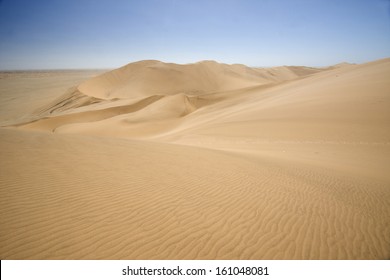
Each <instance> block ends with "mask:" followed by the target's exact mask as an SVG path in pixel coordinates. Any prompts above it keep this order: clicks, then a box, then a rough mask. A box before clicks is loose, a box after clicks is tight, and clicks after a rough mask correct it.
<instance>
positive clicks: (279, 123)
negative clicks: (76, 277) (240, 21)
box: [0, 59, 390, 259]
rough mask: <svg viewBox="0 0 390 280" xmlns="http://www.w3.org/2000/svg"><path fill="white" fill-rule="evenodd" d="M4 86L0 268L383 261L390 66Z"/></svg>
mask: <svg viewBox="0 0 390 280" xmlns="http://www.w3.org/2000/svg"><path fill="white" fill-rule="evenodd" d="M57 74H58V73H57ZM96 74H97V73H89V74H88V75H90V76H93V75H96ZM2 75H3V76H2V77H3V79H0V93H1V94H0V98H1V103H0V104H1V110H0V125H1V126H2V128H1V129H0V210H1V212H0V213H1V214H0V257H1V259H390V218H389V217H390V172H389V171H390V169H389V167H390V79H389V77H390V59H383V60H379V61H374V62H371V63H366V64H361V65H350V64H342V65H337V66H334V67H329V68H322V69H319V68H318V69H317V68H310V67H291V66H284V67H275V68H249V67H247V66H244V65H226V64H220V63H216V62H214V61H203V62H199V63H195V64H187V65H177V64H170V63H163V62H159V61H152V60H151V61H141V62H137V63H132V64H129V65H126V66H124V67H122V68H119V69H116V70H114V71H111V72H106V73H104V74H102V75H99V76H96V77H94V78H90V79H87V78H88V77H90V76H88V75H86V73H81V72H72V74H69V73H68V75H71V77H69V76H68V77H67V76H66V75H63V76H61V75H59V76H58V75H54V76H50V75H47V76H45V77H44V78H42V77H39V76H37V75H38V74H35V76H34V75H33V73H30V75H32V76H33V78H31V77H30V79H27V78H26V77H24V76H23V75H22V76H20V73H19V74H17V73H10V74H7V75H8V76H7V75H5V74H4V73H3V74H2ZM18 75H19V76H18ZM34 77H35V78H34ZM18 81H19V82H18ZM38 81H39V83H38ZM40 88H42V92H40V90H39V89H40ZM29 89H33V90H29ZM45 89H46V90H45ZM24 96H25V98H24Z"/></svg>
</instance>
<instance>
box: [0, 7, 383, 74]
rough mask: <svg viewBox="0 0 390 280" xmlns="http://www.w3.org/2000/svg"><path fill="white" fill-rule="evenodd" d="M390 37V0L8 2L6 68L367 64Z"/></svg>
mask: <svg viewBox="0 0 390 280" xmlns="http://www.w3.org/2000/svg"><path fill="white" fill-rule="evenodd" d="M389 34H390V0H372V1H366V0H345V1H336V0H316V1H308V0H290V1H288V0H276V1H269V0H262V1H257V0H242V1H238V0H213V1H206V0H199V1H191V0H166V1H158V0H144V1H136V0H133V1H126V0H118V1H115V2H113V1H107V0H97V1H75V0H69V1H60V0H51V1H50V0H36V1H28V0H12V1H11V0H0V70H3V71H4V70H8V71H10V70H11V71H12V70H26V69H30V70H39V69H113V68H118V67H120V66H123V65H126V64H128V63H130V62H135V61H140V60H147V59H149V58H154V59H157V60H159V61H164V62H165V61H166V62H171V63H177V64H187V63H194V62H196V61H202V60H216V61H218V62H221V63H227V64H236V63H238V64H244V65H248V66H250V67H273V66H280V65H304V66H308V67H325V66H330V65H334V64H338V63H341V62H349V63H358V64H361V63H364V62H368V61H373V60H378V59H381V58H383V57H390V35H389Z"/></svg>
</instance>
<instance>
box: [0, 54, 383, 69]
mask: <svg viewBox="0 0 390 280" xmlns="http://www.w3.org/2000/svg"><path fill="white" fill-rule="evenodd" d="M384 59H390V57H383V58H379V59H375V60H370V61H364V62H361V63H354V62H349V61H340V62H338V63H335V64H331V65H318V66H316V65H314V66H312V65H303V64H295V65H292V64H281V65H265V66H261V65H260V66H251V65H246V64H243V63H225V62H222V61H216V60H211V59H205V60H200V61H195V62H189V63H175V62H170V61H161V60H158V59H142V60H136V61H131V62H129V63H125V64H123V65H121V66H118V67H106V68H36V69H34V68H31V69H27V68H26V69H0V72H33V71H42V72H45V71H101V70H108V71H110V70H115V69H118V68H121V67H124V66H126V65H128V64H131V63H137V62H140V61H147V60H156V61H159V62H162V63H172V64H177V65H188V64H195V63H199V62H203V61H215V62H217V63H219V64H226V65H245V66H247V67H251V68H273V67H283V66H286V67H295V66H296V67H312V68H326V67H332V66H335V65H339V64H343V63H347V64H351V65H359V64H364V63H369V62H373V61H379V60H384Z"/></svg>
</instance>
